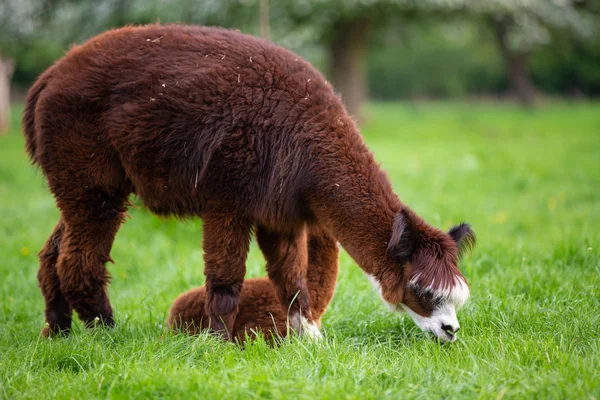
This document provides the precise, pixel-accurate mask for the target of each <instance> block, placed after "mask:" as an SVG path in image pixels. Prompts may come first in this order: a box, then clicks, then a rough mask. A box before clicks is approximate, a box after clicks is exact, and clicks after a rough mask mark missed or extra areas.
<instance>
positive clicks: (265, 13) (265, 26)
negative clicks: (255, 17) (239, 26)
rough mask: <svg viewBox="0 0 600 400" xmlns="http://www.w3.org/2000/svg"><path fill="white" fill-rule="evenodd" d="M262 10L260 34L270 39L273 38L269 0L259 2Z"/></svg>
mask: <svg viewBox="0 0 600 400" xmlns="http://www.w3.org/2000/svg"><path fill="white" fill-rule="evenodd" d="M259 11H260V21H259V23H260V36H262V37H263V38H265V39H267V40H270V39H271V25H270V22H269V0H260V2H259Z"/></svg>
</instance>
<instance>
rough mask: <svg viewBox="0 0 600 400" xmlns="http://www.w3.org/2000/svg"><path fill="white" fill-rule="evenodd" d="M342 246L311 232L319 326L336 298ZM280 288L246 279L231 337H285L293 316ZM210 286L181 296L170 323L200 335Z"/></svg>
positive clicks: (310, 279) (313, 300)
mask: <svg viewBox="0 0 600 400" xmlns="http://www.w3.org/2000/svg"><path fill="white" fill-rule="evenodd" d="M337 261H338V246H337V243H336V242H335V240H333V239H332V238H331V237H330V236H328V235H324V234H323V233H322V232H319V231H318V230H316V229H312V230H311V231H310V232H309V238H308V269H307V273H306V280H307V286H308V290H309V292H310V304H311V313H312V316H313V318H315V322H316V324H317V326H318V327H320V326H321V316H322V315H323V314H324V313H325V310H326V309H327V306H328V305H329V303H330V302H331V299H332V298H333V293H334V291H335V284H336V279H337V272H338V263H337ZM275 290H276V288H275V286H274V285H273V283H272V282H271V281H270V280H269V279H268V278H254V279H247V280H246V281H244V285H243V286H242V292H241V294H240V306H239V307H240V308H239V311H238V313H237V316H236V318H235V322H234V324H233V332H231V337H232V338H236V339H237V340H238V341H239V342H240V343H243V342H244V340H245V339H246V334H247V335H248V337H255V334H256V333H257V332H259V331H260V332H262V333H263V334H264V336H265V339H267V340H272V339H273V338H274V337H277V336H279V337H285V336H286V335H287V333H288V326H289V325H290V322H291V321H289V315H288V313H287V312H286V310H284V308H283V307H282V305H281V303H280V301H279V299H278V296H277V294H276V292H275ZM205 305H206V288H205V287H204V286H202V287H198V288H195V289H191V290H189V291H187V292H185V293H183V294H181V295H179V297H177V299H175V302H174V303H173V305H172V306H171V310H170V311H169V318H168V320H167V325H168V326H169V327H171V328H172V329H173V330H175V331H178V332H180V331H183V332H187V333H190V334H198V333H200V332H201V331H203V330H206V329H208V328H209V326H210V323H209V317H208V315H207V314H206V312H205Z"/></svg>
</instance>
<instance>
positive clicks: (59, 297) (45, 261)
mask: <svg viewBox="0 0 600 400" xmlns="http://www.w3.org/2000/svg"><path fill="white" fill-rule="evenodd" d="M64 228H65V225H64V223H63V221H62V219H61V220H59V221H58V223H57V224H56V227H55V228H54V231H53V232H52V234H51V235H50V237H49V238H48V241H47V242H46V244H45V245H44V248H43V249H42V250H41V251H40V253H39V258H40V269H39V271H38V282H39V286H40V289H41V291H42V295H43V296H44V302H45V303H46V309H45V316H46V326H45V327H44V329H43V330H42V335H44V336H51V335H53V334H59V333H64V334H68V333H69V331H70V329H71V317H72V314H73V312H72V309H71V306H70V305H69V303H68V302H67V300H66V299H65V297H64V295H63V293H62V291H61V289H60V279H59V278H58V273H57V271H56V262H57V260H58V255H59V252H60V246H61V241H62V237H63V232H64Z"/></svg>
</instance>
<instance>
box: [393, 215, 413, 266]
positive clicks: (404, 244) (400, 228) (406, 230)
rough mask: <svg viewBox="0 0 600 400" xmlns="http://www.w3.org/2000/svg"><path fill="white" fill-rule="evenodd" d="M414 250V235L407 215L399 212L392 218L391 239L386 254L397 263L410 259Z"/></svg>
mask: <svg viewBox="0 0 600 400" xmlns="http://www.w3.org/2000/svg"><path fill="white" fill-rule="evenodd" d="M414 250H415V235H414V230H413V229H412V227H411V223H410V220H409V217H408V215H407V214H406V213H405V212H403V211H400V212H399V213H398V214H396V217H395V218H394V224H393V227H392V237H391V238H390V241H389V243H388V254H389V255H390V256H391V257H392V259H394V260H395V261H396V262H398V263H404V262H406V261H409V260H410V259H411V258H412V255H413V252H414Z"/></svg>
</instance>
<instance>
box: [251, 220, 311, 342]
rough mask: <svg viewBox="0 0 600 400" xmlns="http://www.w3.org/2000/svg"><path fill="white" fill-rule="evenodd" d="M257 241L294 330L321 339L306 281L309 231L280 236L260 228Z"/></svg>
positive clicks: (301, 230) (304, 230)
mask: <svg viewBox="0 0 600 400" xmlns="http://www.w3.org/2000/svg"><path fill="white" fill-rule="evenodd" d="M256 238H257V241H258V245H259V247H260V249H261V250H262V252H263V254H264V255H265V258H266V260H267V272H268V275H269V279H270V280H271V282H273V284H274V286H275V291H276V293H277V297H278V299H279V301H280V303H281V305H282V306H283V307H284V309H285V311H286V313H288V319H289V324H290V326H291V328H292V329H294V330H295V331H296V332H298V333H300V334H303V335H307V336H309V337H311V338H315V339H316V338H319V337H320V336H321V333H320V332H319V328H318V327H317V324H316V322H315V321H314V318H313V316H312V311H311V299H310V293H309V290H308V286H307V279H306V272H307V265H308V249H307V232H306V228H304V227H303V228H302V229H299V230H298V231H297V232H294V233H290V234H281V233H278V232H272V231H270V230H268V229H266V228H264V227H259V228H258V229H257V232H256Z"/></svg>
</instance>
